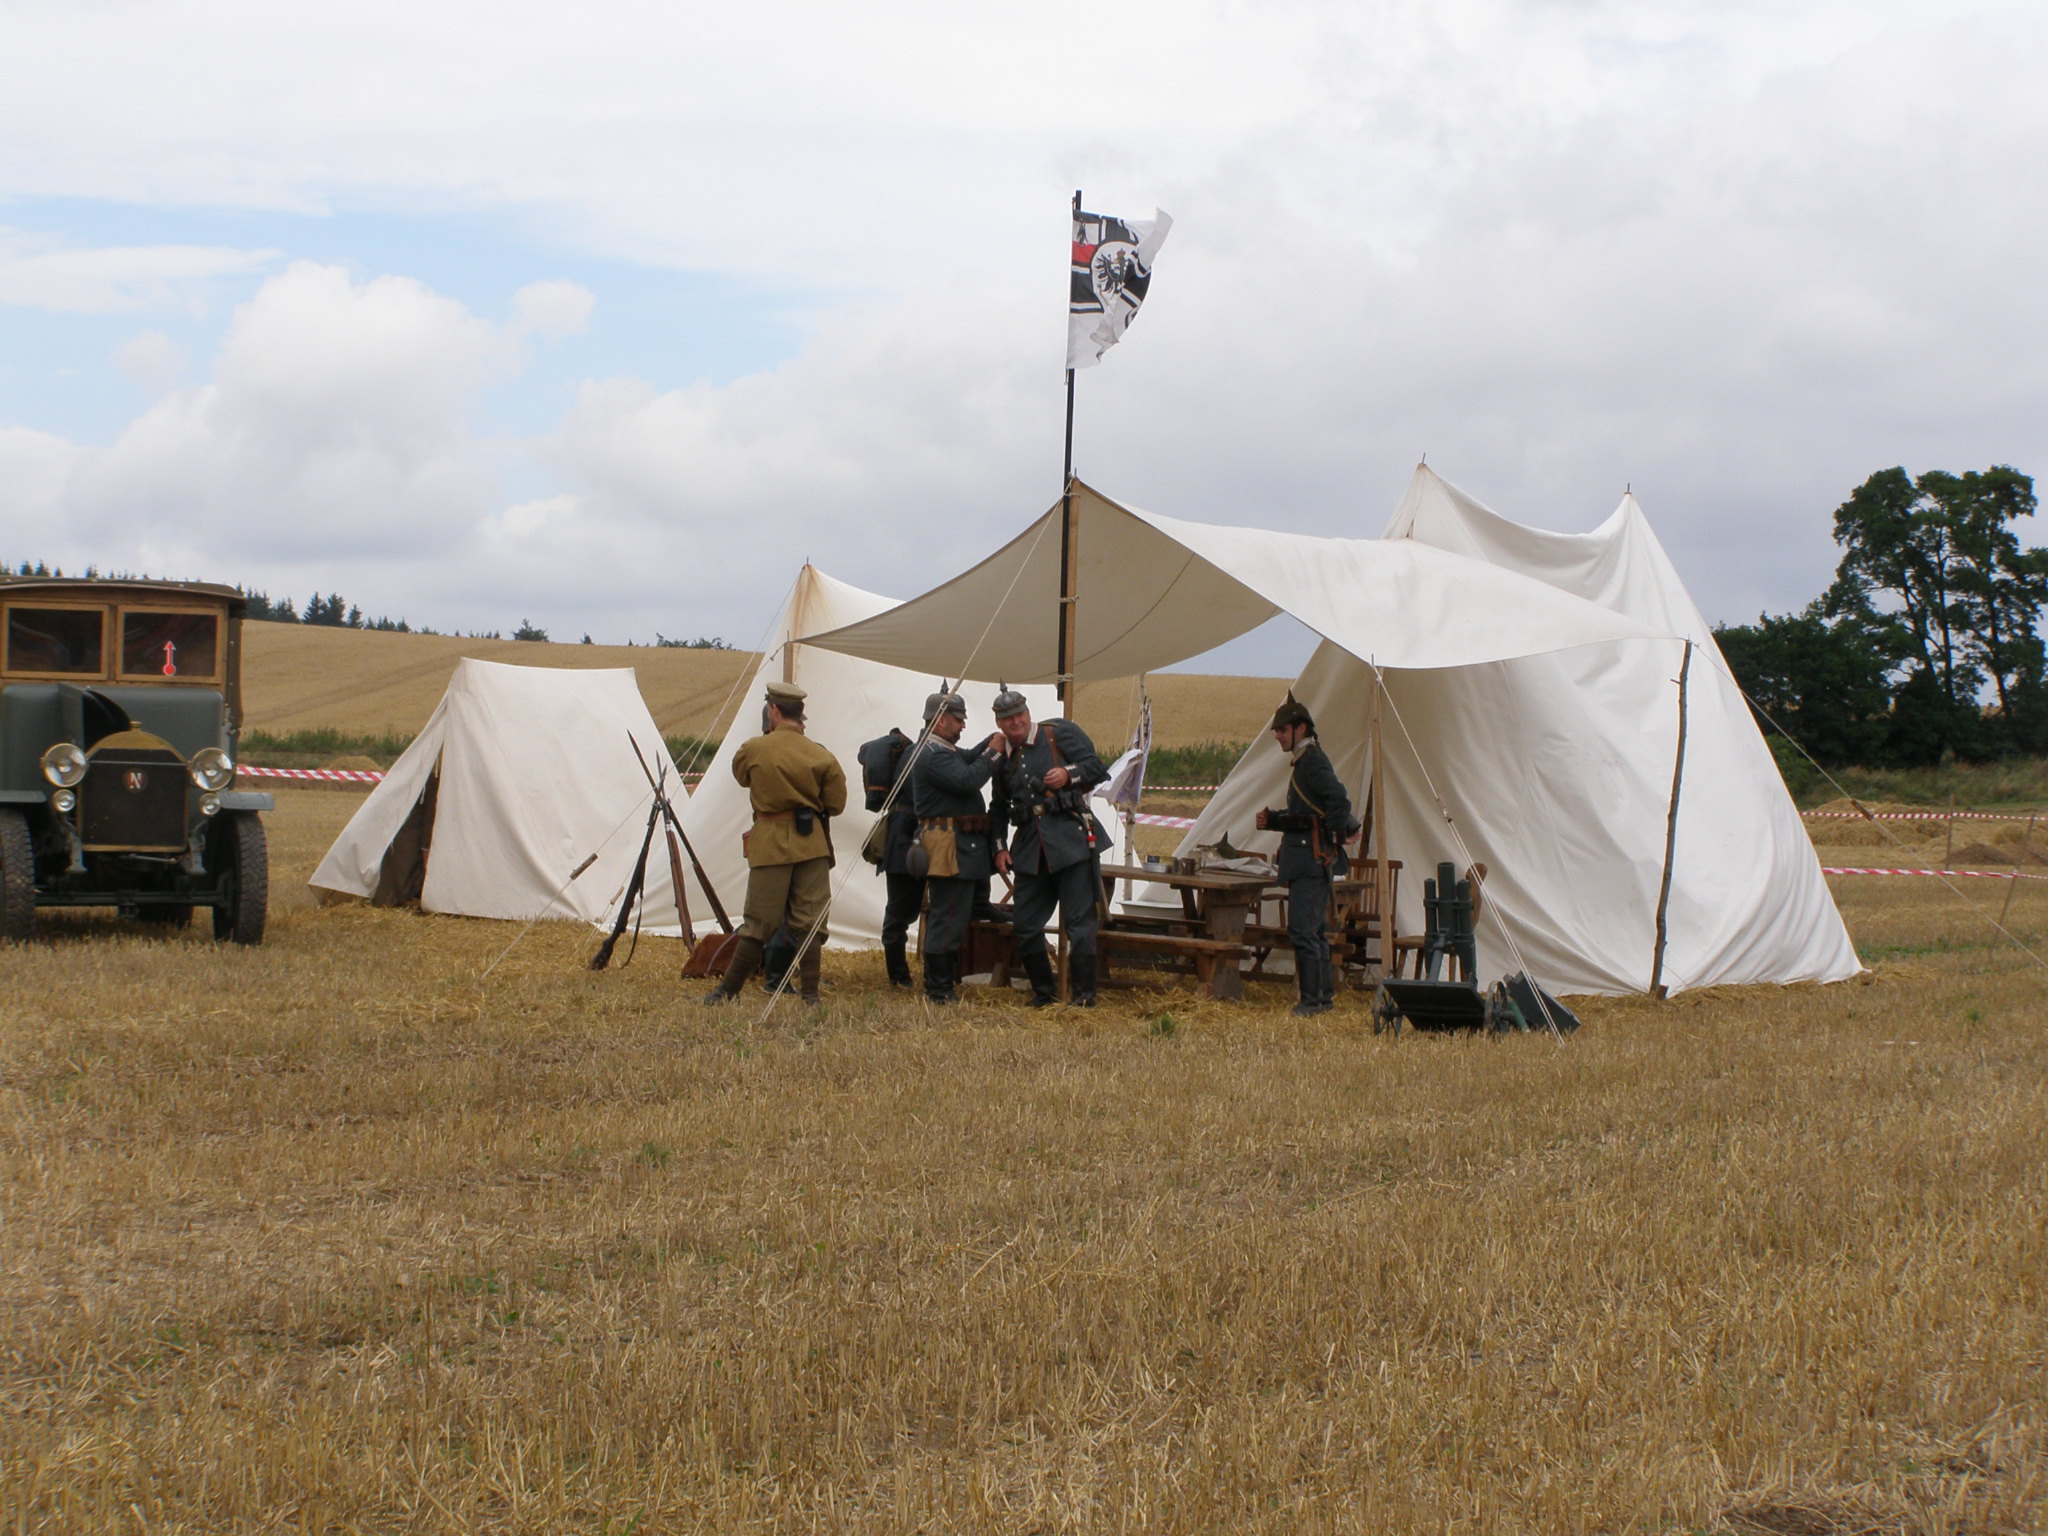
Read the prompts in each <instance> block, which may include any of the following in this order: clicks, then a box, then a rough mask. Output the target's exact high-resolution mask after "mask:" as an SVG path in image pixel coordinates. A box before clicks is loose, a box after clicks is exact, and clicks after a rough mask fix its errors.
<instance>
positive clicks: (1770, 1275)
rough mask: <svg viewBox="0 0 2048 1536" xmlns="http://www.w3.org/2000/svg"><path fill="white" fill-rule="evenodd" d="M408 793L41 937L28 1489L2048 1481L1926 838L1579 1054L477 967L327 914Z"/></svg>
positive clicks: (1507, 1487)
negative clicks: (1814, 976)
mask: <svg viewBox="0 0 2048 1536" xmlns="http://www.w3.org/2000/svg"><path fill="white" fill-rule="evenodd" d="M357 803H359V802H358V799H357V797H356V796H353V795H349V794H340V793H331V794H322V793H317V792H306V791H285V792H283V793H282V794H281V795H280V810H279V812H278V814H277V816H276V817H275V818H273V821H272V828H273V838H274V843H275V846H276V855H277V862H278V865H279V880H278V886H277V888H278V890H279V892H280V895H279V897H278V899H277V901H276V904H275V906H274V909H273V929H272V940H271V942H270V943H268V944H267V945H265V946H264V947H263V948H262V949H260V950H256V951H250V952H238V951H226V950H220V949H216V948H215V947H214V946H213V945H212V944H210V943H208V942H205V941H204V940H202V939H201V937H200V935H199V932H198V930H196V929H195V930H193V931H191V932H189V933H186V934H181V935H177V936H173V937H170V938H164V937H157V936H144V935H143V934H142V933H141V932H140V931H138V929H136V928H135V927H133V926H131V925H125V924H121V923H118V922H115V921H112V920H110V919H91V920H80V921H74V922H63V921H53V922H52V923H51V924H50V925H49V926H50V928H51V929H52V930H53V937H51V938H50V939H49V940H48V941H47V942H39V943H37V944H35V945H33V946H30V947H28V948H26V949H20V950H12V951H6V952H0V973H4V976H5V979H6V988H5V992H4V994H0V996H4V999H5V1002H4V1004H0V1402H4V1403H5V1405H6V1408H7V1412H6V1414H5V1416H4V1418H0V1511H4V1512H5V1514H6V1517H7V1520H6V1529H8V1530H10V1531H21V1532H46V1531H47V1532H73V1531H117V1530H136V1531H150V1532H181V1533H182V1532H193V1533H197V1532H222V1531H249V1532H255V1531H283V1530H291V1531H333V1532H344V1531H347V1532H355V1531H362V1532H384V1531H400V1530H403V1531H409V1532H411V1531H417V1532H435V1533H442V1532H445V1533H456V1532H463V1533H469V1532H568V1531H581V1532H609V1533H614V1536H616V1533H620V1532H625V1531H636V1532H641V1533H646V1532H676V1531H720V1532H726V1531H763V1532H767V1531H792V1532H793V1531H817V1530H852V1529H860V1530H877V1531H904V1532H908V1531H914V1530H927V1531H949V1532H951V1531H989V1532H1019V1533H1022V1532H1040V1531H1043V1532H1051V1531H1092V1530H1126V1529H1128V1530H1146V1531H1163V1532H1181V1531H1186V1532H1196V1531H1232V1532H1236V1531H1270V1532H1289V1533H1292V1532H1302V1531H1324V1530H1329V1531H1357V1532H1375V1533H1378V1532H1405V1531H1416V1532H1421V1531H1428V1532H1441V1531H1461V1532H1525V1531H1542V1532H1553V1531H1555V1532H1581V1531H1583V1532H1595V1531H1601V1532H1605V1531H1624V1530H1639V1531H1707V1532H1716V1533H1732V1532H1757V1531H1764V1532H1802V1533H1831V1532H1842V1533H1846V1532H1864V1531H1869V1532H1924V1533H1930V1536H1932V1533H1962V1532H1971V1533H1980V1532H1999V1531H2025V1530H2037V1529H2040V1528H2041V1522H2042V1520H2043V1517H2044V1513H2048V1409H2044V1406H2043V1405H2044V1404H2048V1281H2044V1277H2048V1155H2044V1154H2048V1145H2044V1143H2048V1132H2044V1127H2048V1040H2044V1037H2043V1032H2042V1030H2041V1027H2040V1021H2041V1018H2042V1016H2043V1012H2044V1010H2043V997H2044V990H2048V989H2044V981H2043V974H2042V972H2041V971H2040V970H2038V969H2035V968H2033V967H2032V966H2030V965H2029V964H2028V963H2027V962H2025V961H2024V959H2023V958H2021V957H2020V956H2019V955H2017V954H2016V953H2015V952H2014V951H2013V950H2012V949H2010V948H2009V947H2007V946H2004V945H2003V944H2001V943H1999V942H1997V941H1996V940H1995V939H1994V937H1993V936H1992V935H1990V934H1989V932H1988V930H1987V929H1986V927H1985V926H1984V924H1983V922H1982V920H1981V918H1980V917H1977V916H1973V915H1972V914H1971V913H1969V912H1965V911H1958V910H1957V909H1956V908H1955V907H1954V905H1953V898H1951V897H1950V896H1949V895H1948V894H1947V893H1946V892H1945V891H1943V890H1942V889H1941V888H1940V887H1939V885H1938V884H1937V883H1936V882H1933V881H1929V880H1912V879H1865V880H1854V879H1844V880H1839V881H1836V882H1835V884H1836V886H1837V889H1838V891H1839V893H1840V899H1841V902H1842V906H1843V908H1844V911H1845V914H1846V915H1847V917H1848V919H1849V922H1850V925H1851V928H1852V931H1853V932H1854V933H1855V934H1856V936H1857V939H1858V942H1859V944H1860V945H1861V946H1862V948H1863V952H1864V954H1865V956H1866V958H1867V959H1868V960H1869V961H1870V962H1871V963H1872V965H1873V966H1874V969H1873V971H1872V972H1871V973H1870V974H1869V975H1867V976H1866V977H1864V978H1862V979H1860V980H1858V981H1856V982H1852V983H1848V984H1844V985H1840V986H1835V987H1828V988H1819V987H1794V988H1787V989H1778V988H1756V989H1726V990H1715V991H1710V992H1705V993H1698V994H1688V995H1683V996H1681V997H1679V998H1677V999H1675V1000H1674V1001H1672V1002H1669V1003H1663V1004H1659V1003H1655V1002H1651V1001H1648V1000H1641V999H1629V1000H1591V1001H1589V1002H1587V1004H1586V1006H1585V1008H1584V1014H1585V1016H1586V1018H1587V1028H1586V1029H1585V1030H1584V1031H1583V1032H1582V1033H1581V1034H1580V1035H1578V1036H1576V1037H1574V1038H1573V1039H1572V1040H1570V1041H1569V1042H1568V1043H1567V1044H1565V1045H1563V1046H1559V1045H1556V1044H1553V1043H1551V1042H1550V1041H1548V1040H1547V1039H1540V1038H1524V1039H1514V1040H1508V1041H1502V1042H1493V1041H1479V1040H1444V1041H1428V1040H1418V1039H1415V1038H1413V1037H1402V1038H1399V1039H1395V1040H1386V1039H1380V1038H1376V1037H1374V1036H1373V1035H1372V1034H1371V1033H1370V1031H1369V1028H1368V1024H1367V1015H1366V1012H1365V1009H1364V1005H1363V1003H1362V1002H1361V1001H1359V1000H1357V999H1349V1000H1347V1001H1346V1002H1345V1003H1344V1004H1342V1005H1341V1006H1340V1008H1339V1010H1338V1011H1337V1012H1336V1013H1335V1014H1333V1015H1330V1016H1328V1017H1325V1018H1320V1019H1314V1020H1308V1021H1297V1020H1294V1019H1291V1018H1289V1017H1288V1016H1287V1015H1286V1014H1285V1013H1284V1011H1283V1007H1282V1005H1283V1003H1284V1001H1285V999H1284V998H1283V997H1282V995H1281V993H1280V992H1279V991H1278V990H1277V989H1274V988H1270V987H1262V986H1254V987H1253V988H1252V1000H1251V1002H1250V1003H1249V1004H1247V1005H1245V1006H1236V1007H1232V1006H1222V1005H1215V1004H1208V1003H1200V1002H1196V1001H1195V1000H1193V999H1192V998H1191V997H1189V996H1188V995H1186V994H1184V993H1133V992H1117V993H1112V994H1111V995H1110V998H1109V1001H1108V1003H1107V1005H1106V1006H1105V1007H1103V1008H1101V1009H1099V1010H1097V1011H1095V1012H1094V1013H1079V1012H1063V1013H1058V1014H1055V1015H1053V1016H1051V1017H1047V1016H1044V1015H1037V1014H1032V1013H1029V1012H1027V1011H1025V1010H1023V1009H1021V1008H1019V1007H1017V1006H1016V1004H1015V1002H1014V1001H1013V1000H1011V999H1009V998H993V999H991V998H987V997H983V998H981V999H978V1000H977V1001H976V1002H975V1003H974V1004H972V1005H969V1006H963V1007H960V1008H958V1009H954V1010H950V1011H945V1012H942V1013H939V1014H936V1015H933V1014H930V1013H927V1012H926V1011H925V1010H924V1009H923V1008H921V1007H919V1006H916V1005H914V1004H909V1003H905V1002H903V1001H901V1000H900V999H898V998H896V997H894V996H892V995H890V994H888V993H887V992H886V991H884V990H883V989H882V988H881V987H880V966H879V963H878V962H877V961H874V960H872V959H869V958H866V957H858V956H854V957H837V956H835V957H832V958H831V959H830V960H829V961H828V965H827V975H828V979H829V981H830V982H831V983H832V986H833V992H832V994H831V997H830V1000H829V1002H828V1004H827V1006H826V1007H825V1008H824V1009H822V1010H821V1011H819V1012H818V1013H816V1014H807V1013H804V1012H803V1011H801V1010H800V1009H797V1008H794V1007H791V1006H788V1005H784V1006H782V1007H781V1008H778V1009H777V1010H776V1012H775V1013H774V1014H773V1015H772V1016H768V1017H765V1018H764V1017H763V1016H762V1008H761V1006H760V1004H759V1003H758V1002H750V1005H749V1006H748V1007H746V1008H745V1009H736V1010H734V1011H730V1012H713V1011H710V1010H705V1009H702V1008H699V1007H697V1006H696V1005H695V1003H694V1000H693V997H692V995H691V994H693V993H694V992H695V991H696V990H698V989H697V988H696V987H695V986H693V987H691V988H689V989H687V991H685V990H682V989H679V988H678V986H677V985H676V983H675V979H674V973H675V964H676V960H677V957H678V949H679V946H676V945H674V944H672V943H661V942H657V941H643V943H642V945H641V948H640V952H639V956H638V958H637V959H636V960H635V961H634V963H633V964H632V965H631V966H630V967H628V968H626V969H623V970H618V969H615V970H613V971H610V972H607V973H603V974H593V973H591V972H590V971H588V970H587V969H585V968H584V967H583V961H584V960H585V958H586V957H587V956H588V954H589V952H590V950H591V949H592V947H593V945H594V936H593V935H592V934H590V933H587V932H584V931H580V930H576V929H572V928H567V927H563V926H559V925H547V926H544V927H542V928H539V929H536V930H535V931H534V932H533V933H532V934H530V935H529V936H527V937H526V938H525V939H524V941H523V942H521V943H520V944H519V945H518V946H517V948H515V949H514V950H513V951H512V953H511V955H510V957H509V958H507V959H506V960H505V961H504V963H503V964H502V965H501V966H500V967H499V968H498V969H497V971H496V972H495V973H494V974H492V976H491V977H490V979H489V980H488V981H484V982H479V979H478V978H479V975H480V973H481V972H482V971H483V970H484V968H485V967H486V966H487V965H488V964H489V963H490V961H491V960H492V959H493V958H494V957H496V956H498V955H500V954H501V953H502V952H503V951H504V950H505V948H506V946H507V944H508V943H510V942H511V940H512V939H513V937H514V933H515V932H516V930H514V929H513V928H512V927H511V926H510V925H507V924H502V923H488V922H475V921H466V920H460V919H446V918H430V917H421V916H418V915H411V914H405V913H399V912H390V911H374V910H371V909H368V908H364V907H343V908H335V909H327V910H320V909H316V908H315V906H314V905H313V903H312V902H311V901H310V900H309V899H308V897H307V895H306V892H305V891H304V888H303V886H301V885H299V884H298V882H299V881H300V880H302V879H303V878H304V875H305V873H306V872H307V871H308V870H309V869H310V868H311V866H312V863H313V862H314V860H315V859H316V857H317V856H318V854H319V853H320V851H321V850H322V849H323V848H324V846H325V844H326V842H327V840H328V839H329V838H330V837H331V836H332V835H333V833H334V831H335V830H337V829H338V827H339V826H340V824H341V822H342V821H343V820H344V819H345V818H346V817H347V815H348V814H349V813H350V812H351V811H352V810H353V808H354V806H355V805H356V804H357ZM1823 856H1824V858H1830V859H1832V858H1833V856H1834V854H1833V850H1831V849H1826V848H1824V849H1823ZM856 878H866V876H865V874H864V872H863V873H860V874H857V875H856ZM1963 883H1965V884H1976V885H1981V886H1983V887H1987V888H1988V889H1985V890H1982V891H1975V892H1971V893H1969V894H1971V895H1972V896H1973V897H1977V898H1979V899H1980V905H1981V906H1982V907H1983V908H1985V909H1988V910H1989V911H1991V912H1993V913H1995V912H1996V910H1997V905H1998V903H1999V901H2000V900H2002V899H2003V897H2004V896H2005V895H2006V893H2007V891H2008V889H2013V890H2014V891H2015V900H2014V902H2013V906H2012V912H2011V923H2012V926H2013V927H2014V928H2015V929H2016V930H2017V931H2019V932H2020V933H2021V935H2022V936H2023V937H2024V938H2025V939H2026V940H2027V942H2028V943H2030V944H2032V945H2034V946H2035V947H2036V948H2037V949H2038V948H2041V947H2042V946H2043V945H2044V943H2048V882H2033V883H2029V882H2022V883H2021V884H2020V886H2018V887H2017V888H2011V887H2008V886H2006V885H2005V884H2004V883H2003V882H1996V883H1994V882H1991V881H1983V882H1963Z"/></svg>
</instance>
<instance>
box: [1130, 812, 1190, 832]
mask: <svg viewBox="0 0 2048 1536" xmlns="http://www.w3.org/2000/svg"><path fill="white" fill-rule="evenodd" d="M1131 820H1133V821H1135V822H1136V823H1137V824H1138V825H1139V826H1141V827H1183V828H1185V827H1192V826H1193V825H1194V824H1195V818H1194V817H1192V816H1155V815H1153V814H1152V813H1151V812H1150V811H1140V812H1138V814H1137V815H1135V816H1133V817H1132V818H1131Z"/></svg>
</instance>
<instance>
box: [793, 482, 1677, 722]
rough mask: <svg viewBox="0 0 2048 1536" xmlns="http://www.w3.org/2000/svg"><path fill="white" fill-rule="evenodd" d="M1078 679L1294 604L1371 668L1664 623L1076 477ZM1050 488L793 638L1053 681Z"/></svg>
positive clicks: (1432, 556) (897, 660)
mask: <svg viewBox="0 0 2048 1536" xmlns="http://www.w3.org/2000/svg"><path fill="white" fill-rule="evenodd" d="M1074 502H1075V518H1076V525H1077V531H1078V538H1079V561H1078V565H1079V576H1078V581H1077V583H1076V590H1077V592H1078V594H1079V601H1078V604H1077V608H1076V620H1075V637H1076V652H1075V658H1074V667H1073V672H1074V676H1075V678H1076V679H1077V680H1078V681H1082V682H1086V681H1090V680H1093V679H1099V678H1115V677H1131V676H1134V675H1136V674H1138V673H1141V672H1152V671H1157V670H1158V669H1159V668H1161V667H1166V666H1170V665H1172V664H1173V663H1174V662H1177V661H1185V660H1187V659H1188V658H1189V657H1190V656H1199V655H1201V654H1202V653H1203V652H1204V651H1209V650H1213V649H1215V648H1216V647H1217V646H1219V645H1222V644H1223V643H1224V642H1225V641H1228V640H1233V639H1235V638H1236V637H1237V636H1239V635H1241V634H1244V633H1245V632H1247V631H1248V630H1252V629H1256V628H1258V626H1259V625H1261V624H1263V623H1265V622H1266V621H1267V620H1268V619H1270V618H1273V617H1274V616H1275V615H1277V614H1280V613H1288V614H1292V615H1293V616H1294V617H1295V618H1297V619H1299V620H1300V621H1301V622H1302V623H1303V624H1306V625H1307V626H1308V627H1309V628H1310V629H1313V630H1314V631H1316V633H1318V634H1320V635H1322V636H1323V637H1324V638H1326V639H1328V640H1331V641H1334V642H1335V643H1336V644H1337V645H1339V646H1341V647H1342V648H1343V649H1345V650H1346V651H1349V652H1350V653H1351V654H1352V655H1354V656H1357V657H1359V658H1361V659H1362V660H1368V661H1372V662H1374V663H1376V664H1377V665H1379V666H1382V667H1458V666H1469V665H1472V664H1474V663H1477V662H1483V661H1500V660H1504V659H1506V658H1508V657H1511V656H1533V655H1540V654H1542V653H1544V652H1547V651H1555V650H1563V649H1567V648H1570V647H1573V646H1580V645H1590V644H1596V643H1599V642H1602V641H1612V640H1641V639H1649V638H1665V639H1669V638H1670V637H1671V633H1670V631H1668V630H1665V629H1661V628H1659V627H1657V626H1654V625H1647V624H1644V623H1641V622H1639V621H1637V620H1635V619H1633V618H1631V617H1629V616H1627V615H1624V614H1620V613H1616V612H1613V611H1610V610H1608V609H1604V608H1600V607H1598V606H1596V605H1594V604H1592V603H1589V602H1587V601H1585V600H1584V599H1583V598H1580V597H1576V596H1573V595H1572V594H1570V593H1567V592H1563V591H1560V590H1558V589H1557V588H1555V587H1551V586H1547V585H1545V584H1544V583H1542V582H1540V581H1534V580H1531V579H1530V578H1529V577H1527V576H1524V575H1522V574H1521V573H1519V572H1517V571H1514V570H1510V569H1506V568H1503V567H1501V566H1498V565H1492V564H1489V563H1487V562H1485V561H1481V560H1474V559H1470V558H1467V557H1465V556H1462V555H1458V554H1455V553H1453V552H1451V551H1450V550H1446V549H1440V548H1436V547H1434V546H1432V545H1429V544H1426V543H1420V542H1413V541H1392V540H1385V539H1327V538H1315V537H1311V536H1309V535H1306V534H1293V533H1273V532H1268V531H1266V530H1263V529H1257V528H1225V527H1220V526H1216V525H1214V524H1209V523H1190V522H1183V521H1181V520H1180V519H1179V518H1173V517H1161V516H1159V515H1157V514H1156V513H1150V512H1140V511H1137V510H1136V509H1134V508H1131V507H1126V506H1123V505H1121V504H1119V503H1117V502H1114V501H1112V500H1110V499H1109V498H1108V497H1107V496H1104V495H1103V494H1102V493H1101V492H1099V491H1097V490H1095V489H1093V488H1092V487H1090V486H1088V485H1085V484H1083V483H1081V482H1079V481H1076V482H1075V485H1074ZM1060 520H1061V509H1060V507H1059V505H1058V504H1057V503H1056V504H1055V505H1054V506H1053V507H1052V508H1051V509H1050V510H1049V511H1047V512H1046V514H1045V515H1044V516H1043V517H1041V518H1039V519H1037V520H1036V521H1035V522H1033V523H1032V524H1031V526H1030V527H1028V528H1026V529H1025V530H1024V531H1023V532H1022V533H1021V534H1019V535H1018V536H1017V537H1016V538H1014V539H1012V540H1011V541H1010V542H1009V543H1007V544H1005V545H1004V546H1003V547H1002V548H1001V549H999V550H997V551H996V552H995V553H994V554H993V555H991V556H989V557H988V558H987V559H986V560H984V561H982V562H981V563H980V564H979V565H977V566H975V567H974V568H973V569H971V570H969V571H966V572H965V573H963V574H962V575H959V576H956V577H954V578H953V580H951V581H949V582H946V583H945V584H944V585H943V586H939V587H935V588H933V589H932V590H931V591H930V592H927V593H925V594H924V595H923V596H922V597H916V598H912V599H911V600H910V601H909V602H906V603H902V604H899V605H898V606H896V607H894V608H891V609H890V610H889V611H888V612H886V613H882V614H877V615H876V616H874V617H872V618H869V619H866V620H863V621H861V622H859V623H855V624H849V625H846V626H844V627H841V628H837V629H831V630H827V631H825V632H823V633H819V634H814V635H808V636H806V637H805V642H804V643H805V644H807V645H814V646H819V647H821V648H823V649H826V650H834V651H843V652H845V653H847V654H849V655H854V656H862V657H865V658H867V659H868V660H870V661H880V662H886V663H888V664H889V665H891V666H898V667H908V668H910V669H911V670H913V671H918V672H927V673H934V674H944V675H946V676H954V677H957V676H961V675H963V674H964V675H966V676H969V677H977V678H997V677H999V678H1005V679H1007V680H1008V681H1010V682H1013V683H1016V682H1051V681H1053V680H1054V679H1055V677H1056V675H1057V671H1058V659H1057V658H1058V631H1057V624H1058V619H1057V615H1058V612H1059V595H1060V571H1059V565H1060V542H1061V541H1060Z"/></svg>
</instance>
